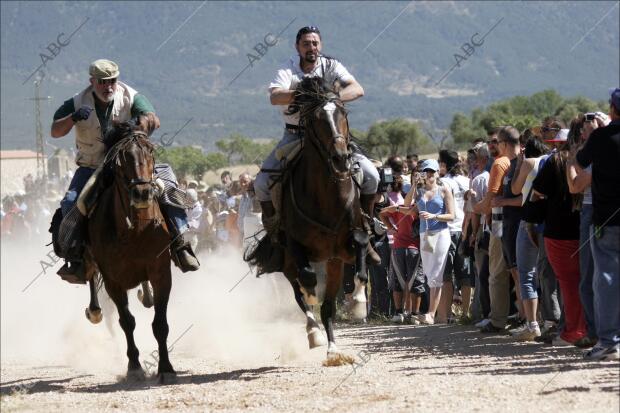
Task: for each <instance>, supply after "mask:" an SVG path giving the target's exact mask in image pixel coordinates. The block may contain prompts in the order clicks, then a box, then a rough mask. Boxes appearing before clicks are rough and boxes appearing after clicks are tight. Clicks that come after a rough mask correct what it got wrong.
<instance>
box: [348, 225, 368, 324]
mask: <svg viewBox="0 0 620 413" xmlns="http://www.w3.org/2000/svg"><path fill="white" fill-rule="evenodd" d="M352 235H353V248H354V250H355V280H354V282H355V289H354V290H353V294H352V296H351V298H352V301H353V302H352V304H351V307H350V312H351V315H353V317H354V318H356V319H358V320H363V319H364V318H366V317H367V315H368V299H367V298H366V284H367V283H368V273H367V271H366V251H367V248H368V242H369V240H368V234H367V233H366V232H365V231H362V230H354V231H353V234H352Z"/></svg>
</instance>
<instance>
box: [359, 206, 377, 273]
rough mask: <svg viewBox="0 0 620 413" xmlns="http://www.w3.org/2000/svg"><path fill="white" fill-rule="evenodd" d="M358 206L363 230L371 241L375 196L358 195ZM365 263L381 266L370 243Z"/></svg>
mask: <svg viewBox="0 0 620 413" xmlns="http://www.w3.org/2000/svg"><path fill="white" fill-rule="evenodd" d="M360 204H361V206H362V211H363V215H364V219H363V220H362V221H363V222H364V229H365V230H366V232H368V235H369V236H370V239H371V240H372V239H373V231H372V225H373V215H374V208H375V194H361V195H360ZM366 263H367V264H369V265H379V264H381V257H380V256H379V254H377V251H375V249H374V248H373V246H372V243H371V242H368V248H367V250H366Z"/></svg>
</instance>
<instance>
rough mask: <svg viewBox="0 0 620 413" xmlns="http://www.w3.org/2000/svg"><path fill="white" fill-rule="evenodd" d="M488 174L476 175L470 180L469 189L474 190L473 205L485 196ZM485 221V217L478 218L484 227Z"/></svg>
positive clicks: (484, 172) (485, 172)
mask: <svg viewBox="0 0 620 413" xmlns="http://www.w3.org/2000/svg"><path fill="white" fill-rule="evenodd" d="M489 176H490V175H489V172H487V171H483V172H482V173H481V174H480V175H477V176H476V177H475V178H474V179H472V180H471V189H473V190H474V192H475V193H476V196H475V197H473V202H474V203H475V204H477V203H479V202H480V201H482V199H483V198H484V196H485V195H486V194H487V191H488V189H489ZM485 221H486V216H485V215H484V214H483V215H482V216H481V217H480V223H481V224H482V225H484V223H485Z"/></svg>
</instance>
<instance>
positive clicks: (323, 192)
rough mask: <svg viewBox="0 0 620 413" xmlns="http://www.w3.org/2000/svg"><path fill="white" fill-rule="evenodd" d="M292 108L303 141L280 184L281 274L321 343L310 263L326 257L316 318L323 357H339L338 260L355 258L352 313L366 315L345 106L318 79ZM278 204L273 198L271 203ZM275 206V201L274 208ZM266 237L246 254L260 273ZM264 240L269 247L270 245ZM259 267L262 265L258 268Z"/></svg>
mask: <svg viewBox="0 0 620 413" xmlns="http://www.w3.org/2000/svg"><path fill="white" fill-rule="evenodd" d="M292 108H293V110H292V111H293V112H296V111H299V113H300V125H301V126H303V128H304V132H303V147H302V149H301V153H300V155H299V159H298V160H297V161H296V163H295V164H294V166H292V167H291V169H290V172H289V174H288V177H287V178H286V179H284V181H283V183H282V186H281V208H280V216H281V225H280V226H281V228H282V230H283V232H284V234H285V240H284V242H283V244H284V247H283V248H284V259H283V264H282V268H283V272H284V274H285V275H286V277H287V279H288V280H289V281H290V283H291V285H292V287H293V291H294V293H295V300H296V301H297V304H298V305H299V307H300V308H301V310H302V311H303V312H304V313H305V314H306V317H307V324H306V330H307V333H308V341H309V344H310V348H313V347H316V346H320V345H324V344H325V338H324V336H323V334H322V333H321V331H320V329H319V328H318V324H317V323H316V321H315V319H314V316H313V314H312V311H310V307H309V305H313V304H315V303H317V297H316V290H315V286H316V284H317V280H316V274H315V272H314V270H313V269H312V267H311V266H310V263H309V262H326V270H327V278H326V286H325V287H326V288H325V297H324V299H323V304H322V305H321V320H322V322H323V326H324V327H325V331H326V332H327V339H328V349H327V354H328V356H332V355H337V354H338V349H337V347H336V344H335V338H334V333H333V318H334V316H335V312H336V305H335V300H336V296H337V294H338V291H339V289H340V288H341V286H342V280H343V263H349V264H353V263H355V264H356V290H355V292H354V294H353V300H354V305H353V312H354V314H355V313H357V317H358V318H364V317H365V316H366V297H365V285H366V282H367V275H366V268H365V253H366V247H367V244H368V234H367V233H366V231H365V230H364V225H363V221H362V220H363V219H364V217H363V216H362V210H361V207H360V200H359V197H360V196H359V194H360V192H359V186H358V185H357V183H356V181H355V179H354V177H353V174H352V168H351V163H352V152H351V149H350V145H349V141H350V133H349V126H348V121H347V112H346V110H345V108H344V105H343V103H342V102H341V101H340V99H338V97H337V95H336V94H335V93H334V92H333V91H332V90H330V89H329V88H328V87H326V86H325V85H324V83H323V80H322V79H321V78H306V79H304V81H303V82H302V83H301V84H300V85H299V86H298V88H297V93H296V98H295V102H294V104H293V105H292ZM274 204H275V202H274ZM276 208H277V207H276ZM268 238H269V237H268V236H266V237H264V238H263V239H261V241H259V243H258V245H257V246H256V247H255V249H254V250H253V251H248V253H247V254H246V260H247V261H248V262H249V263H250V264H251V265H257V266H258V272H259V273H261V272H267V271H264V269H265V267H264V265H262V264H264V263H265V262H266V261H268V258H269V257H272V256H273V255H272V253H273V251H269V249H270V248H269V246H271V248H278V246H273V245H271V242H270V241H269V239H268ZM267 244H269V245H267ZM261 270H263V271H261Z"/></svg>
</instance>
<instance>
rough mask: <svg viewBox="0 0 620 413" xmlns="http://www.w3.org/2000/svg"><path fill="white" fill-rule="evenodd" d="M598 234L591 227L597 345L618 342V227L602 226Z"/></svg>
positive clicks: (619, 259)
mask: <svg viewBox="0 0 620 413" xmlns="http://www.w3.org/2000/svg"><path fill="white" fill-rule="evenodd" d="M600 233H601V234H600V237H597V236H596V235H595V234H594V226H590V234H591V239H590V247H591V248H592V257H593V258H594V284H593V287H594V316H595V317H594V318H595V323H596V332H597V336H598V345H599V346H602V347H612V346H617V345H619V344H620V298H619V295H618V292H620V226H605V227H603V228H601V229H600Z"/></svg>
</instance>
